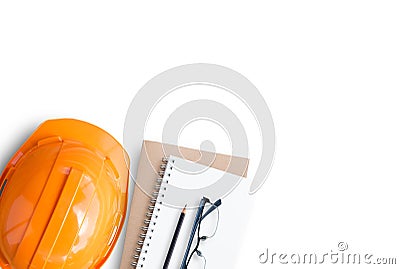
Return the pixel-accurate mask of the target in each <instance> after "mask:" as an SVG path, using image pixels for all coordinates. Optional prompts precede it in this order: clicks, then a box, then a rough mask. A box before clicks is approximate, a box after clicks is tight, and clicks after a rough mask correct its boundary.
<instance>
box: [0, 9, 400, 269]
mask: <svg viewBox="0 0 400 269" xmlns="http://www.w3.org/2000/svg"><path fill="white" fill-rule="evenodd" d="M399 13H400V4H399V3H398V1H274V2H266V1H259V2H254V3H252V2H249V1H242V3H237V2H235V3H233V1H218V2H217V1H198V2H193V1H162V2H161V1H160V2H158V3H155V2H153V3H151V4H144V3H139V2H136V3H133V2H132V1H127V2H122V1H109V2H104V1H93V2H84V1H63V2H59V1H57V2H55V1H46V2H44V1H30V2H24V3H23V2H19V1H12V2H11V1H7V2H6V1H2V2H1V3H0V93H1V97H0V100H1V102H0V125H1V132H0V167H1V169H2V168H4V166H5V165H6V163H7V162H8V159H9V158H10V157H11V155H12V154H13V153H14V152H15V151H16V150H17V149H18V147H19V146H20V145H21V144H22V143H23V141H24V140H25V139H26V138H27V137H28V136H29V135H30V134H31V133H32V132H33V131H34V129H35V128H36V127H37V126H38V124H40V123H41V122H42V121H44V120H46V119H49V118H59V117H73V118H78V119H82V120H86V121H89V122H92V123H94V124H96V125H98V126H100V127H102V128H104V129H105V130H107V131H109V132H110V133H111V134H113V135H114V136H115V137H116V138H117V139H119V140H120V141H121V142H122V137H123V127H124V120H125V115H126V112H127V109H128V106H129V104H130V102H131V100H132V99H133V98H134V96H135V93H136V92H137V91H138V90H139V89H140V88H141V86H143V84H144V83H146V82H147V81H148V80H150V79H151V78H152V77H153V76H155V75H157V74H158V73H160V72H162V71H165V70H166V69H169V68H171V67H175V66H178V65H182V64H188V63H196V62H207V63H215V64H220V65H224V66H227V67H230V68H232V69H234V70H236V71H238V72H240V73H242V74H243V75H245V76H246V77H247V78H248V79H250V80H251V81H252V82H253V83H254V84H255V85H256V86H257V87H258V88H259V90H260V91H261V93H262V95H263V96H264V98H265V100H266V102H267V103H268V105H269V107H270V110H271V112H272V115H273V118H274V122H275V127H276V138H277V144H276V155H275V162H274V166H273V168H272V171H271V174H270V176H269V178H268V180H267V182H266V184H265V185H264V186H263V188H262V189H261V190H260V191H259V192H257V193H256V202H257V205H256V207H255V208H254V212H255V214H253V217H252V219H251V220H250V222H249V227H248V229H246V230H245V231H238V232H244V233H245V235H246V240H245V241H244V242H243V251H242V255H240V256H239V257H238V260H237V264H238V266H237V268H269V267H271V265H268V264H259V262H258V256H259V254H260V253H261V251H262V250H264V249H266V248H269V249H270V251H275V252H279V253H285V252H286V253H289V254H290V253H297V252H299V253H310V252H316V253H326V252H328V253H329V252H330V251H331V250H337V244H338V242H340V241H344V242H346V243H347V244H348V245H349V250H350V251H352V252H353V253H357V252H360V253H371V254H374V255H375V256H381V257H396V255H397V258H398V261H397V262H398V263H399V262H400V256H398V255H399V251H400V245H399V244H400V243H399V242H400V234H399V227H400V219H399V213H398V204H399V200H400V198H399V197H400V196H399V185H400V184H399V182H400V169H399V161H400V125H399V116H400V106H399V101H400V94H399V91H400V49H399V48H400V16H399ZM228 105H229V104H228ZM243 113H245V112H243ZM194 128H196V126H194ZM197 128H201V127H200V126H197ZM249 130H251V128H250V129H249ZM192 133H196V132H193V130H192ZM256 135H257V134H255V133H250V134H249V136H256ZM149 136H150V137H151V136H152V134H151V132H150V134H149ZM188 137H189V138H188ZM190 137H191V136H190V135H189V136H188V135H186V138H185V139H184V140H185V141H186V144H191V143H194V141H191V140H190ZM252 141H254V140H252ZM253 144H254V142H253ZM225 146H226V145H225ZM250 150H251V155H250V158H251V159H252V163H251V167H250V177H251V175H253V174H254V173H255V169H256V167H257V158H258V157H259V154H260V152H258V151H257V150H258V149H257V145H256V146H255V147H254V146H253V147H251V148H250ZM227 243H228V242H227ZM221 251H223V249H222V250H221ZM115 261H116V260H112V261H110V264H109V267H108V268H115V265H114V266H113V264H111V263H112V262H115ZM273 267H277V268H306V267H307V268H309V266H307V265H305V266H304V265H274V266H273ZM320 267H321V268H342V267H343V266H341V265H324V266H320ZM371 267H373V266H371ZM382 267H385V266H382ZM386 267H387V268H392V267H396V266H390V265H386ZM210 268H212V267H211V266H210Z"/></svg>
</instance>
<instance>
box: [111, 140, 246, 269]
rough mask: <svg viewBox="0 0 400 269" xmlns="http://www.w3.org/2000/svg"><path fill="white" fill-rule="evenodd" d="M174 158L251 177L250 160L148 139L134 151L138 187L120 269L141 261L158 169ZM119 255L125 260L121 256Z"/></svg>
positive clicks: (124, 238) (122, 239)
mask: <svg viewBox="0 0 400 269" xmlns="http://www.w3.org/2000/svg"><path fill="white" fill-rule="evenodd" d="M170 155H173V156H179V157H181V158H184V159H186V160H191V161H195V162H196V163H200V164H203V165H207V166H211V167H213V168H215V169H218V170H222V171H227V172H229V173H232V174H235V175H240V176H243V177H246V175H247V167H248V162H249V160H248V159H246V158H242V157H237V156H229V155H224V154H219V153H217V154H215V153H213V152H207V151H200V150H198V149H191V148H186V147H180V146H176V145H170V144H165V143H160V142H155V141H148V140H145V141H144V142H143V146H142V150H141V151H140V152H131V160H132V162H131V171H132V173H133V175H135V180H136V184H135V187H134V189H133V195H132V199H131V201H130V203H129V204H130V209H129V214H128V217H127V220H126V225H125V228H124V230H125V231H124V232H123V233H122V235H125V236H121V238H120V239H121V240H120V241H121V243H122V244H123V248H121V252H122V258H121V259H120V266H119V268H120V269H134V268H135V267H134V266H133V264H135V263H136V262H137V261H138V259H137V258H138V256H137V255H140V249H141V248H140V245H138V244H137V241H140V240H141V239H142V238H141V236H142V234H143V232H146V228H147V226H148V221H147V220H148V219H149V218H148V217H147V215H148V213H152V211H153V210H152V207H150V208H149V201H150V200H151V199H152V198H151V197H150V195H148V194H149V193H151V192H152V191H154V187H155V185H156V184H157V178H159V177H160V175H159V174H158V173H159V171H158V170H160V169H159V167H160V165H161V164H162V159H163V158H164V157H167V156H170ZM143 226H144V227H143ZM115 254H116V256H117V255H119V256H120V257H121V254H119V253H115ZM170 268H172V267H170Z"/></svg>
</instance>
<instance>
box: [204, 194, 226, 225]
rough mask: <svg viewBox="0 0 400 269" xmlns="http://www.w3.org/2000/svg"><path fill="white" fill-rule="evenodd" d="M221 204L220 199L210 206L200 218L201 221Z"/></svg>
mask: <svg viewBox="0 0 400 269" xmlns="http://www.w3.org/2000/svg"><path fill="white" fill-rule="evenodd" d="M221 204H222V201H221V199H218V200H217V201H216V202H215V203H213V204H212V206H211V207H210V208H209V209H208V210H207V211H206V213H204V214H203V216H202V217H201V220H203V219H204V218H205V217H207V216H208V215H209V214H210V213H211V212H213V211H214V210H215V209H217V207H219V206H220V205H221Z"/></svg>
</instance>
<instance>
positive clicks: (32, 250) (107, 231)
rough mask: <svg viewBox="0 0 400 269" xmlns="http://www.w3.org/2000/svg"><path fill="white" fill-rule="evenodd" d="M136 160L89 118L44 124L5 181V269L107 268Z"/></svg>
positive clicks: (0, 215) (1, 212)
mask: <svg viewBox="0 0 400 269" xmlns="http://www.w3.org/2000/svg"><path fill="white" fill-rule="evenodd" d="M128 167H129V159H128V157H127V154H126V152H125V151H124V149H123V147H122V146H121V145H120V144H119V143H118V142H117V141H116V140H115V139H114V138H113V137H112V136H111V135H109V134H108V133H106V132H105V131H103V130H102V129H100V128H98V127H96V126H94V125H91V124H89V123H86V122H82V121H78V120H72V119H60V120H50V121H46V122H44V123H43V124H42V125H41V126H40V127H39V128H38V129H37V130H36V131H35V132H34V133H33V135H32V136H31V137H30V138H29V139H28V140H27V141H26V142H25V144H24V145H23V146H22V147H21V148H20V149H19V150H18V151H17V153H16V154H15V155H14V157H13V158H12V159H11V160H10V162H9V163H8V164H7V166H6V168H5V170H4V172H3V174H2V175H1V178H0V268H3V269H4V268H15V269H23V268H79V269H80V268H99V267H100V266H101V265H102V264H103V263H104V262H105V260H106V259H107V258H108V256H109V255H110V252H111V250H112V249H113V247H114V245H115V243H116V241H117V238H118V236H119V234H120V232H121V229H122V225H123V223H124V219H125V213H126V207H127V191H128V181H129V179H128V178H129V174H128Z"/></svg>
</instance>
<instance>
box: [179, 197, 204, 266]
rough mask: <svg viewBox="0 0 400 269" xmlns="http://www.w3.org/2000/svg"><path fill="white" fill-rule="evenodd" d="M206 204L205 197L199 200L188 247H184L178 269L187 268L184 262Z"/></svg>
mask: <svg viewBox="0 0 400 269" xmlns="http://www.w3.org/2000/svg"><path fill="white" fill-rule="evenodd" d="M207 202H209V199H208V198H206V197H203V198H202V199H201V201H200V204H199V208H198V209H197V213H196V218H195V220H194V223H193V227H192V232H191V233H190V237H189V242H188V245H187V247H186V251H185V256H184V257H183V260H182V264H181V267H180V269H186V268H187V266H186V261H187V259H188V256H189V252H190V247H191V246H192V243H193V239H194V235H195V234H196V230H197V227H198V225H199V223H200V220H201V219H202V218H201V215H202V214H203V209H204V206H205V204H206V203H207Z"/></svg>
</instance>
